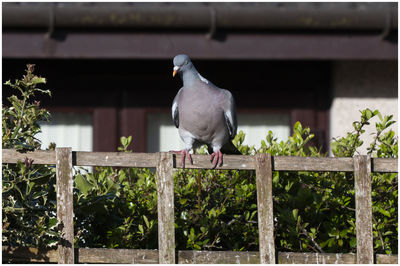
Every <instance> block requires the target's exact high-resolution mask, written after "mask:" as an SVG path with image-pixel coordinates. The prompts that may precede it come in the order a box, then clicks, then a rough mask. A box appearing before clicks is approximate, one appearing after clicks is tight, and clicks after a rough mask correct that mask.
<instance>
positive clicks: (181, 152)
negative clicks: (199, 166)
mask: <svg viewBox="0 0 400 266" xmlns="http://www.w3.org/2000/svg"><path fill="white" fill-rule="evenodd" d="M170 152H172V153H175V154H182V169H185V158H186V156H188V157H189V161H190V164H193V159H192V155H191V154H190V153H189V151H188V150H181V151H170Z"/></svg>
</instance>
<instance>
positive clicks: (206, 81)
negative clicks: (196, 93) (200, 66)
mask: <svg viewBox="0 0 400 266" xmlns="http://www.w3.org/2000/svg"><path fill="white" fill-rule="evenodd" d="M197 75H199V78H200V80H201V81H203V82H204V83H205V84H208V80H207V79H205V78H203V77H202V76H201V75H200V73H197Z"/></svg>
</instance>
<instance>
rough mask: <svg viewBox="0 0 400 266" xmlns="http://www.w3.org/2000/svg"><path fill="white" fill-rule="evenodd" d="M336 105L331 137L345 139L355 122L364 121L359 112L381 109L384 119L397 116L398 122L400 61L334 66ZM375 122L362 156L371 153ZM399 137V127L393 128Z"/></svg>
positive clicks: (352, 62)
mask: <svg viewBox="0 0 400 266" xmlns="http://www.w3.org/2000/svg"><path fill="white" fill-rule="evenodd" d="M332 71H333V75H332V77H333V78H332V91H333V95H332V96H333V101H332V106H331V110H330V123H331V124H330V137H331V138H337V137H342V136H345V135H346V133H347V132H349V131H352V130H353V127H352V122H353V121H356V120H360V112H359V110H362V109H365V108H370V109H371V110H374V109H378V110H379V111H380V112H381V114H382V115H390V114H392V115H393V118H394V120H395V121H398V80H397V73H398V72H397V61H339V62H335V63H333V68H332ZM376 121H379V119H378V117H374V118H373V119H372V120H371V124H370V125H368V126H367V127H366V128H365V129H366V131H365V133H364V134H363V136H362V140H363V141H364V144H363V145H362V146H361V147H360V148H359V150H358V152H360V153H361V154H366V153H367V147H368V146H369V143H371V141H372V139H373V136H371V133H373V132H374V129H375V122H376ZM391 128H392V130H394V131H395V132H396V135H397V134H398V126H397V123H395V124H394V125H392V126H391Z"/></svg>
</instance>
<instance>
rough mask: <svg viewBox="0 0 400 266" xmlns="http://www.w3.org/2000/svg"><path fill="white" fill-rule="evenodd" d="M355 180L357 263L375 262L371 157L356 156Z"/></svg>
mask: <svg viewBox="0 0 400 266" xmlns="http://www.w3.org/2000/svg"><path fill="white" fill-rule="evenodd" d="M354 182H355V188H354V189H355V197H356V236H357V263H362V264H372V263H374V246H373V236H372V202H371V158H370V157H369V156H366V155H358V156H355V157H354Z"/></svg>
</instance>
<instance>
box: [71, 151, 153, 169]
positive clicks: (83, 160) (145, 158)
mask: <svg viewBox="0 0 400 266" xmlns="http://www.w3.org/2000/svg"><path fill="white" fill-rule="evenodd" d="M74 153H75V158H76V161H75V162H74V165H80V166H114V167H156V164H157V162H156V158H157V157H156V155H157V154H156V153H130V152H129V153H128V152H83V151H77V152H74Z"/></svg>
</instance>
